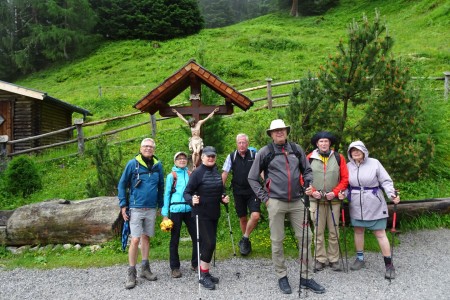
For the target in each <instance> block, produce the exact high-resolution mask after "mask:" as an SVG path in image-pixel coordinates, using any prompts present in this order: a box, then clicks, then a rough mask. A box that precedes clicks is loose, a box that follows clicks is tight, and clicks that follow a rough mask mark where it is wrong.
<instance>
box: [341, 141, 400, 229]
mask: <svg viewBox="0 0 450 300" xmlns="http://www.w3.org/2000/svg"><path fill="white" fill-rule="evenodd" d="M351 148H356V149H359V150H361V151H362V152H363V153H364V160H363V161H362V162H361V164H360V165H359V166H358V165H357V164H356V163H355V161H354V160H353V159H352V157H351V155H350V149H351ZM347 155H348V159H349V162H348V163H347V168H348V173H349V187H348V190H347V198H349V200H350V217H351V218H352V219H356V220H366V221H371V220H379V219H383V218H387V217H388V209H387V204H386V201H385V198H384V194H383V190H384V192H385V193H386V195H387V196H388V197H389V199H390V198H391V197H393V196H395V189H394V183H393V182H392V179H391V177H390V176H389V174H388V173H387V172H386V170H385V169H384V167H383V166H382V165H381V163H380V162H379V161H378V160H377V159H375V158H370V157H369V151H368V150H367V148H366V146H364V144H363V142H361V141H356V142H353V143H351V144H350V146H349V147H348V151H347ZM348 193H350V195H348ZM349 196H350V197H349Z"/></svg>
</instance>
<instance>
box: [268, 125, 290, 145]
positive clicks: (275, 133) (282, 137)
mask: <svg viewBox="0 0 450 300" xmlns="http://www.w3.org/2000/svg"><path fill="white" fill-rule="evenodd" d="M270 137H271V138H272V140H273V142H274V143H275V144H278V145H283V144H284V143H286V138H287V129H286V128H281V129H274V130H272V131H271V132H270Z"/></svg>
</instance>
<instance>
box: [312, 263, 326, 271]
mask: <svg viewBox="0 0 450 300" xmlns="http://www.w3.org/2000/svg"><path fill="white" fill-rule="evenodd" d="M324 268H325V263H322V262H320V261H318V260H316V261H315V262H314V272H316V271H322V270H323V269H324Z"/></svg>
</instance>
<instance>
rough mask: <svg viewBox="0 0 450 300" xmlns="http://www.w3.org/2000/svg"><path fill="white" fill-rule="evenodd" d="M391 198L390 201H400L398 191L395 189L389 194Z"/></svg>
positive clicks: (396, 202) (395, 202)
mask: <svg viewBox="0 0 450 300" xmlns="http://www.w3.org/2000/svg"><path fill="white" fill-rule="evenodd" d="M391 199H392V202H394V204H398V203H399V202H400V196H399V193H398V192H397V191H395V194H394V195H391Z"/></svg>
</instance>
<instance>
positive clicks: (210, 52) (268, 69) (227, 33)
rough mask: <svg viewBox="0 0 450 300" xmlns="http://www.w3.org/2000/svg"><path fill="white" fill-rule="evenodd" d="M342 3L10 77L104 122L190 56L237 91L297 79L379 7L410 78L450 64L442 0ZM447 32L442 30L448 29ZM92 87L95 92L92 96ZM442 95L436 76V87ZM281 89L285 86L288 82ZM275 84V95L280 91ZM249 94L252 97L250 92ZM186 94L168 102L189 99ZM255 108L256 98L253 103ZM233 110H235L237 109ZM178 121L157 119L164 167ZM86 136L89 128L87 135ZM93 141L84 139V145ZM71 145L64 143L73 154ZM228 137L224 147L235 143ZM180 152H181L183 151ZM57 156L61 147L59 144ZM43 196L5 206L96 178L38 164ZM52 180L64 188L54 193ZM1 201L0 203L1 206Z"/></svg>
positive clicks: (242, 127)
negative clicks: (318, 12) (320, 13)
mask: <svg viewBox="0 0 450 300" xmlns="http://www.w3.org/2000/svg"><path fill="white" fill-rule="evenodd" d="M341 3H342V4H341V6H340V7H338V8H335V9H333V10H331V11H330V12H329V13H328V14H326V15H325V16H324V17H308V18H291V17H289V16H288V15H287V13H279V14H272V15H268V16H263V17H260V18H257V19H254V20H250V21H247V22H244V23H241V24H236V25H233V26H230V27H226V28H219V29H207V30H203V31H202V32H200V33H199V34H197V35H193V36H189V37H186V38H180V39H175V40H171V41H167V42H161V43H158V45H159V47H154V45H155V42H152V41H138V40H135V41H121V42H114V43H113V42H107V43H104V44H103V45H102V46H101V47H100V48H99V49H98V50H97V51H96V52H95V53H92V54H91V55H90V56H88V57H86V58H84V59H80V60H78V61H75V62H73V63H70V64H66V65H62V66H56V67H54V68H51V69H49V70H44V71H41V72H36V73H34V74H32V75H31V76H28V77H27V78H23V79H22V80H20V81H18V82H17V83H18V84H20V85H23V86H27V87H32V88H36V89H39V90H43V91H46V92H48V93H49V94H50V95H52V96H54V97H57V98H59V99H63V100H64V101H68V102H70V103H72V104H75V105H79V106H81V107H84V108H87V109H89V110H90V111H91V112H93V113H94V116H93V117H91V118H90V119H102V118H105V117H109V116H117V115H121V114H124V113H127V112H134V111H135V110H134V109H133V108H132V106H133V104H134V103H136V102H137V101H138V100H139V99H140V98H142V97H143V96H144V95H146V94H147V93H148V92H149V91H150V90H151V89H153V88H155V87H156V86H157V85H158V84H160V83H161V82H162V81H163V80H164V79H165V78H167V77H168V76H170V75H171V74H172V73H173V72H174V71H176V70H177V69H179V68H180V67H181V66H182V65H184V64H185V63H186V62H187V61H188V60H189V59H191V58H197V59H199V57H200V54H199V53H203V55H204V57H205V61H206V64H205V67H207V68H208V69H209V70H211V71H212V72H214V73H216V74H219V76H221V78H222V79H223V80H225V81H226V82H228V83H230V84H231V85H233V86H234V87H236V88H238V89H243V88H248V87H251V86H256V85H261V84H264V83H265V78H267V77H271V78H272V79H273V80H274V82H279V81H286V80H291V79H295V78H300V77H302V76H304V75H305V74H306V72H307V70H312V71H313V72H314V71H315V70H317V69H318V66H319V65H320V64H321V63H323V62H325V60H326V57H327V55H328V54H333V53H334V51H335V46H336V45H337V42H338V40H339V39H340V38H344V39H345V38H346V28H347V25H348V23H349V22H351V21H352V20H353V19H356V20H357V21H360V20H361V17H362V14H363V13H365V14H367V15H368V17H369V20H370V21H371V20H373V17H374V12H375V9H376V8H378V9H379V11H380V12H381V15H382V18H383V19H385V20H386V22H387V24H388V27H389V32H390V33H391V34H392V35H393V36H394V37H395V40H396V44H395V46H394V54H395V55H396V56H400V57H401V58H402V60H403V61H404V62H406V63H407V64H408V65H409V66H410V67H411V69H412V71H413V75H415V76H442V72H443V71H446V70H447V71H448V70H449V61H450V52H449V51H448V50H449V49H448V40H447V38H448V36H449V35H448V33H449V32H450V31H449V23H450V21H449V18H448V16H449V9H450V5H449V4H444V3H445V1H429V0H423V1H362V0H359V1H341ZM445 33H447V34H445ZM99 85H101V87H102V97H99V95H98V93H99V92H98V91H99ZM435 87H437V88H439V89H440V91H439V92H438V93H439V95H442V82H439V83H437V84H436V85H435ZM285 89H286V90H285V91H284V92H287V91H289V89H290V87H286V88H285ZM280 92H281V91H280V90H277V91H276V93H280ZM248 96H250V97H255V96H257V93H252V94H250V93H249V94H248ZM185 99H186V95H185V94H183V95H181V96H179V97H178V98H177V99H175V100H174V101H173V102H175V103H176V102H181V101H186V100H185ZM257 105H261V103H257ZM237 111H238V112H239V109H237ZM275 116H276V113H274V112H272V113H270V112H268V111H264V112H252V111H251V110H250V111H249V113H246V114H244V115H243V116H241V117H235V118H233V119H227V121H226V122H223V123H225V124H224V128H223V130H224V131H226V132H227V133H228V135H227V136H226V139H228V140H230V141H231V140H232V139H233V137H234V135H235V134H236V132H237V131H244V132H249V133H251V132H253V128H254V126H255V124H261V125H263V126H267V124H268V123H269V120H270V119H271V118H273V117H275ZM138 120H139V121H142V120H148V115H141V116H138V117H135V118H134V119H133V120H130V121H117V122H114V124H112V125H111V124H110V125H103V126H99V127H98V128H97V129H93V127H88V128H86V131H87V136H89V133H93V132H96V133H98V132H101V131H108V130H111V129H112V128H117V127H121V126H125V125H126V124H128V123H129V122H132V123H136V122H137V121H138ZM181 126H182V125H181V122H179V120H178V119H174V120H169V121H164V122H159V123H158V127H159V129H158V130H159V134H158V135H157V137H156V139H157V142H158V144H159V147H158V152H157V154H158V155H159V156H160V158H162V159H163V161H164V162H165V169H166V170H169V168H170V165H171V155H172V153H173V152H174V149H180V148H181V149H183V148H185V143H182V144H180V142H179V141H180V140H181V141H184V140H186V134H187V132H185V131H183V130H175V131H174V132H163V130H165V129H171V128H172V129H178V128H180V127H181ZM145 134H148V127H141V128H138V129H136V130H132V131H129V132H126V133H123V134H121V135H118V136H115V137H113V138H112V139H113V140H114V141H119V140H123V139H127V138H130V137H133V136H142V135H145ZM85 135H86V133H85ZM90 145H91V143H88V144H87V149H89V147H90ZM74 147H75V146H73V147H72V148H71V149H73V150H72V152H74V151H75V150H74V149H75V148H74ZM232 147H233V145H232V143H227V146H225V149H224V153H227V152H228V151H230V150H231V149H232ZM122 148H123V151H124V155H125V158H128V157H130V156H131V155H132V154H133V153H135V152H136V149H137V147H136V145H135V143H129V144H126V145H124V146H123V147H122ZM184 150H187V149H184ZM61 151H62V152H63V153H64V150H61ZM59 152H60V151H49V152H47V154H45V155H43V156H41V157H40V158H39V159H38V160H41V159H45V158H47V157H54V156H59V155H60V154H59ZM43 168H44V171H45V174H46V176H45V178H44V181H45V182H44V184H45V189H44V191H43V192H40V193H37V194H35V195H33V196H32V199H27V200H23V201H21V200H20V201H19V203H9V205H6V206H5V205H4V204H2V205H1V206H3V207H16V206H18V205H21V204H25V203H27V202H35V201H42V200H43V199H49V198H66V199H80V198H82V197H84V185H85V179H86V178H87V177H90V176H92V175H93V168H92V165H91V164H90V161H89V159H84V160H80V159H65V160H62V161H58V162H56V163H50V164H47V163H46V164H45V165H44V166H43ZM55 183H60V184H56V185H57V186H60V187H61V188H58V189H55V188H54V187H55ZM1 206H0V207H1Z"/></svg>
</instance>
